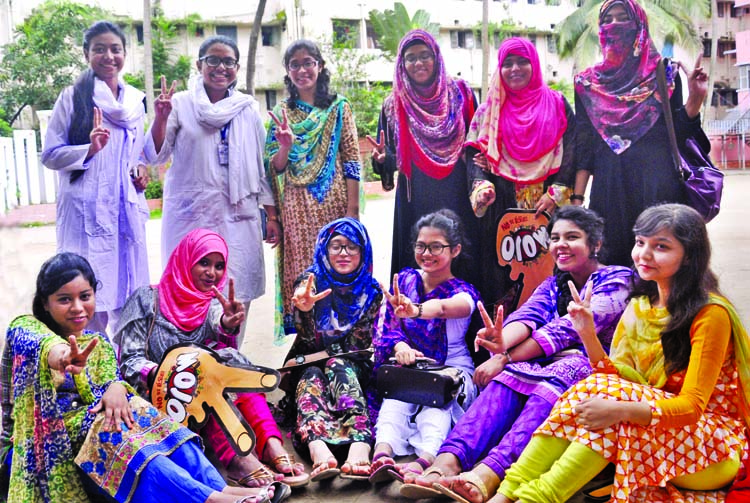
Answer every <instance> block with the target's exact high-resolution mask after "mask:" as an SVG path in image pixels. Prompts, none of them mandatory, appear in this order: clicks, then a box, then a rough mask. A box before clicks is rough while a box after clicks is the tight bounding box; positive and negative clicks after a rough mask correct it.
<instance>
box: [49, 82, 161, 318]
mask: <svg viewBox="0 0 750 503" xmlns="http://www.w3.org/2000/svg"><path fill="white" fill-rule="evenodd" d="M126 93H140V91H138V90H137V89H135V88H134V87H131V86H129V85H127V84H124V83H122V82H121V83H120V93H119V95H120V100H118V101H120V102H121V101H122V98H124V96H125V94H126ZM140 94H141V95H142V94H143V93H140ZM133 99H135V98H133ZM144 115H145V111H144ZM72 117H73V88H72V87H68V88H66V89H65V90H63V92H62V93H60V96H59V97H58V98H57V102H56V103H55V107H54V109H53V111H52V117H51V118H50V122H49V126H48V129H47V135H46V137H45V144H44V151H43V152H42V163H43V164H44V165H45V166H46V167H47V168H49V169H52V170H55V171H57V172H58V175H59V178H60V185H59V190H58V199H57V249H58V251H67V252H74V253H78V254H79V255H82V256H84V257H86V258H87V259H88V261H89V262H90V263H91V266H92V267H93V269H94V272H95V273H96V277H97V279H98V280H99V281H101V287H100V288H99V289H98V290H97V292H96V310H97V312H101V311H113V310H115V309H119V308H121V307H122V306H123V305H125V301H126V300H127V299H128V297H129V296H130V295H131V294H132V293H133V292H135V291H136V290H137V289H138V287H141V286H143V285H146V284H148V281H149V276H148V255H147V252H146V221H147V220H148V217H149V214H148V207H147V206H146V200H145V198H144V196H143V193H139V192H137V191H136V189H135V186H134V185H133V181H132V180H131V178H130V170H131V168H132V167H134V166H133V159H134V158H137V156H138V155H140V153H141V151H142V150H143V116H141V118H140V121H136V124H135V125H134V128H133V130H132V131H128V130H126V129H123V128H121V127H118V126H116V125H115V124H113V123H112V122H110V121H109V120H108V119H107V115H106V114H104V117H103V121H102V127H105V128H107V129H108V130H109V133H110V135H109V141H108V142H107V145H106V146H105V147H104V148H103V149H102V150H101V151H99V152H97V153H96V154H95V155H94V156H93V157H91V159H89V160H88V161H85V159H86V155H87V153H88V149H89V144H88V143H86V144H83V145H69V144H68V129H69V128H70V121H71V118H72ZM75 170H84V172H83V175H82V176H81V177H80V178H79V179H78V180H76V181H75V182H73V183H71V182H70V174H71V172H72V171H75Z"/></svg>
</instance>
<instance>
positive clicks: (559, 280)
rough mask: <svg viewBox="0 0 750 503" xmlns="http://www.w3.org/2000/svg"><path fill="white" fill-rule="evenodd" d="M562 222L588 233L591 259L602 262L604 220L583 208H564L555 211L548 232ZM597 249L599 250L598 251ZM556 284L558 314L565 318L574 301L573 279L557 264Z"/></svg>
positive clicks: (592, 211)
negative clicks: (570, 283) (571, 223)
mask: <svg viewBox="0 0 750 503" xmlns="http://www.w3.org/2000/svg"><path fill="white" fill-rule="evenodd" d="M560 220H567V221H569V222H573V223H574V224H575V225H576V227H578V228H579V229H581V230H582V231H583V232H585V233H586V245H587V246H588V247H589V249H590V250H591V253H592V256H591V258H596V259H597V260H598V261H599V262H602V256H603V254H604V252H603V251H602V248H603V247H604V219H603V218H602V217H600V216H599V215H598V214H597V213H596V212H595V211H594V210H590V209H588V208H584V207H583V206H563V207H562V208H559V209H558V210H557V211H555V213H554V215H552V219H551V220H550V221H549V224H548V225H547V231H548V232H549V234H552V228H553V227H554V226H555V223H557V222H558V221H560ZM597 247H598V248H599V249H598V250H597ZM554 274H555V284H556V285H557V291H558V295H557V314H559V315H560V316H565V315H566V314H568V304H569V303H570V301H571V300H573V294H572V293H571V292H570V287H569V286H568V281H569V280H570V281H572V280H573V277H572V276H571V275H570V273H569V272H567V271H561V270H559V269H558V268H557V264H555V269H554Z"/></svg>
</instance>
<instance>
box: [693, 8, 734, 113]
mask: <svg viewBox="0 0 750 503" xmlns="http://www.w3.org/2000/svg"><path fill="white" fill-rule="evenodd" d="M717 3H718V0H711V62H710V63H709V65H708V93H706V102H705V103H703V113H702V114H701V122H702V124H701V125H702V126H703V127H704V128H705V127H706V121H707V120H708V111H709V110H710V107H711V103H713V98H714V82H715V81H716V77H715V75H714V74H715V69H716V57H717V54H718V52H719V18H718V16H717V15H716V12H717V5H716V4H717ZM725 7H729V8H730V9H731V8H732V4H726V5H725ZM690 64H692V63H690ZM690 64H688V65H686V66H687V67H688V68H690ZM717 104H718V103H717ZM714 118H716V117H714Z"/></svg>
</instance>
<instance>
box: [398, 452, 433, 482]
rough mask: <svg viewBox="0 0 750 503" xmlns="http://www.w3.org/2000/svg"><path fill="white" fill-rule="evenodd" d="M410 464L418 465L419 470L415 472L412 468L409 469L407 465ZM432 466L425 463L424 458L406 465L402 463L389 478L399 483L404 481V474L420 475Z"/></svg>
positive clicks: (429, 463) (427, 462)
mask: <svg viewBox="0 0 750 503" xmlns="http://www.w3.org/2000/svg"><path fill="white" fill-rule="evenodd" d="M412 463H416V464H418V465H419V466H420V467H421V468H420V469H419V471H417V470H415V469H414V468H409V465H410V464H412ZM430 465H432V463H431V462H429V461H427V460H426V459H424V458H417V459H415V460H414V461H409V462H408V463H402V464H400V465H396V470H395V471H394V472H393V473H391V477H392V478H393V480H398V481H399V482H403V481H404V474H406V473H414V474H416V475H422V473H424V471H425V470H426V469H427V468H429V467H430Z"/></svg>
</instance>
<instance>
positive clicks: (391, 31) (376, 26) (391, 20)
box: [370, 2, 440, 59]
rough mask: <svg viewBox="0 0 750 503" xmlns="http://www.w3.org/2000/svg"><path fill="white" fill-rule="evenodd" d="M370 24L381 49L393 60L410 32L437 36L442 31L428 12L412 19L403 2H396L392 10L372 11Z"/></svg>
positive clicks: (421, 11) (418, 13) (421, 12)
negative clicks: (432, 20)
mask: <svg viewBox="0 0 750 503" xmlns="http://www.w3.org/2000/svg"><path fill="white" fill-rule="evenodd" d="M370 24H371V25H372V29H373V30H374V31H375V34H376V35H377V37H378V42H379V43H380V48H381V49H382V50H383V52H384V53H385V54H386V55H387V56H388V57H389V58H391V59H395V58H396V52H398V44H399V42H400V41H401V39H402V38H403V36H404V35H406V33H407V32H409V31H410V30H413V29H415V28H421V29H423V30H425V31H428V32H430V33H432V34H433V35H435V36H437V34H438V30H439V29H440V25H439V24H438V23H431V22H430V14H429V13H428V12H427V11H425V10H422V9H420V10H418V11H416V12H415V13H414V17H411V16H409V12H408V11H407V10H406V7H404V4H402V3H401V2H395V3H394V4H393V9H392V10H391V9H387V10H385V11H384V12H380V11H378V10H371V11H370Z"/></svg>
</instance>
